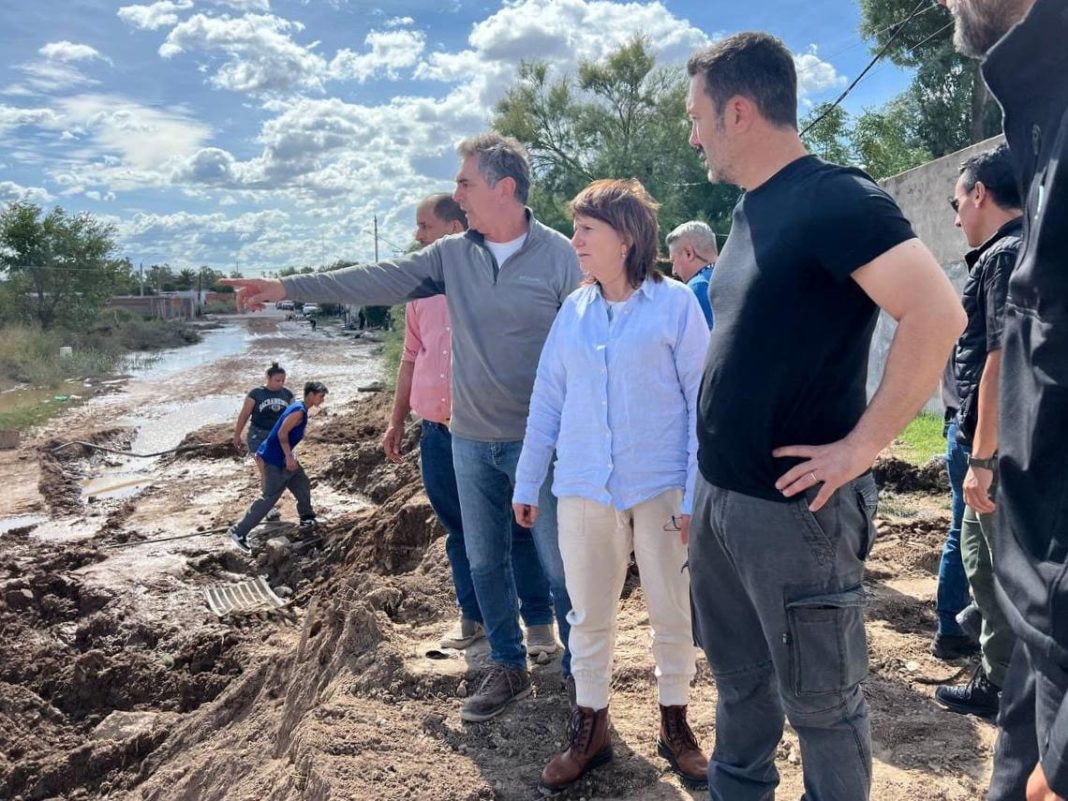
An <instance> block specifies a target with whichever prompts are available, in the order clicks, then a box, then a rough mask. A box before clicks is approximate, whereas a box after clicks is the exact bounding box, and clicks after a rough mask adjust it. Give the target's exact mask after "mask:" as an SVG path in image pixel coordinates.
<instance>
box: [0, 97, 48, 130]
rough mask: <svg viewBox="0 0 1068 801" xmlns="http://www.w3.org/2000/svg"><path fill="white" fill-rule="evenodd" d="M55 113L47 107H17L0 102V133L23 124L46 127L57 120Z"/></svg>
mask: <svg viewBox="0 0 1068 801" xmlns="http://www.w3.org/2000/svg"><path fill="white" fill-rule="evenodd" d="M57 119H58V118H57V116H56V113H55V112H54V111H53V110H52V109H48V108H19V107H17V106H5V105H3V104H0V135H3V134H4V133H6V132H7V131H9V130H12V129H14V128H20V127H22V126H24V125H26V126H33V127H38V128H40V127H47V126H50V125H51V124H53V123H55V121H56V120H57Z"/></svg>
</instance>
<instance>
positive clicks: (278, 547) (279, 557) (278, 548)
mask: <svg viewBox="0 0 1068 801" xmlns="http://www.w3.org/2000/svg"><path fill="white" fill-rule="evenodd" d="M292 552H293V543H291V542H290V541H289V539H288V538H286V537H271V538H270V539H269V540H267V542H266V543H264V546H263V553H264V556H265V557H266V561H267V564H268V565H271V566H274V567H277V566H278V565H281V564H284V563H285V562H288V561H289V557H290V554H292Z"/></svg>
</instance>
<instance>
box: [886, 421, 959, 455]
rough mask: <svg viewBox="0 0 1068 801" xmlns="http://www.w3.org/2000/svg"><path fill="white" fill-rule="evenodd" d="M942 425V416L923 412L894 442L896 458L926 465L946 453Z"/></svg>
mask: <svg viewBox="0 0 1068 801" xmlns="http://www.w3.org/2000/svg"><path fill="white" fill-rule="evenodd" d="M942 425H943V422H942V417H941V415H937V414H931V413H930V412H921V413H920V415H919V416H918V417H916V419H915V420H913V421H912V422H911V423H909V424H908V427H907V428H906V429H905V430H904V431H902V432H901V434H900V435H899V436H898V438H897V439H895V440H894V444H893V446H892V448H891V450H892V451H893V453H894V454H895V455H896V456H898V457H900V458H902V459H905V460H907V461H909V462H912V464H914V465H917V466H921V465H925V464H927V463H928V462H929V461H931V460H932V459H933V458H935V457H936V456H940V455H942V454H944V453H945V452H946V438H945V437H943V436H942Z"/></svg>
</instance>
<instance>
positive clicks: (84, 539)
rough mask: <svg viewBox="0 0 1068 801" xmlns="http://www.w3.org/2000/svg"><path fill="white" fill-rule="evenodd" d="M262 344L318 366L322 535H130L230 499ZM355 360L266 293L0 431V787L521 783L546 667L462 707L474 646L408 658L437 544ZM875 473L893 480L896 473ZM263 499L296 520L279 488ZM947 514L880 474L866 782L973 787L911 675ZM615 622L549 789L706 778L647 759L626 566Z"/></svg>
mask: <svg viewBox="0 0 1068 801" xmlns="http://www.w3.org/2000/svg"><path fill="white" fill-rule="evenodd" d="M213 349H214V350H213ZM274 359H278V360H279V361H281V362H282V363H283V364H284V365H286V366H288V367H289V368H290V385H291V386H292V387H294V388H296V387H297V386H298V385H299V384H300V383H302V382H303V381H304V380H307V379H311V378H319V379H321V380H324V381H325V382H326V383H327V384H328V385H329V387H330V389H331V392H330V396H329V403H328V406H327V409H326V414H325V415H324V416H323V417H321V418H317V419H314V420H312V422H311V425H310V426H309V436H308V441H307V442H306V444H305V445H304V446H302V449H301V450H302V452H303V455H302V462H303V463H304V464H305V466H306V468H307V469H308V472H309V474H310V475H311V476H312V478H313V483H314V490H313V495H314V498H315V501H316V504H317V507H318V509H319V511H320V513H321V515H322V516H323V520H324V526H323V527H322V531H321V535H322V536H321V538H320V539H317V540H316V539H310V540H309V539H307V538H305V539H303V540H302V539H300V538H298V537H297V535H296V533H295V532H294V531H293V530H292V526H286V525H284V524H283V526H282V527H281V528H278V529H274V530H272V531H270V532H267V533H266V534H264V536H263V537H261V540H260V542H259V545H258V547H257V549H256V553H255V554H254V556H253V558H246V557H243V556H241V555H240V554H239V553H238V552H237V551H235V550H232V549H231V548H229V547H228V545H227V542H226V541H225V540H224V537H223V535H222V534H219V533H215V534H203V535H199V536H193V537H187V538H185V539H178V540H170V541H167V542H150V540H162V539H164V538H168V537H177V536H183V535H188V534H194V533H196V532H197V531H198V529H200V530H209V529H213V528H216V527H218V526H221V525H225V524H226V523H227V522H228V521H230V520H232V519H235V518H236V517H237V516H239V515H240V514H241V512H242V511H243V509H244V507H245V505H246V504H247V503H248V502H249V500H251V499H252V498H253V497H254V495H255V483H254V480H253V472H252V467H251V465H250V464H249V463H248V462H247V461H242V460H241V459H240V458H239V457H238V456H237V455H236V454H233V453H232V452H231V451H230V449H229V446H228V445H227V444H226V443H227V442H228V440H229V434H228V428H227V427H226V425H225V422H226V421H230V420H232V417H233V415H234V414H236V410H237V408H238V406H239V405H240V400H241V396H242V394H243V392H244V391H246V390H247V389H248V388H249V387H250V386H253V385H255V384H256V383H257V381H258V380H259V375H260V374H261V373H262V370H263V368H264V367H265V366H266V364H267V363H269V362H270V361H272V360H274ZM198 360H200V361H201V363H200V364H199V365H198V366H193V367H190V366H189V363H190V362H197V361H198ZM183 365H184V366H183ZM380 369H381V367H380V357H379V356H378V355H377V348H376V346H375V345H373V344H369V343H366V342H359V341H353V340H351V339H347V338H342V337H340V336H337V335H336V333H334V332H330V331H325V332H324V331H323V330H322V328H320V330H319V331H318V332H316V333H314V334H313V333H311V332H310V331H309V330H308V329H307V327H306V326H301V325H299V324H297V323H290V322H285V321H284V320H281V319H279V318H278V317H277V316H268V317H263V316H257V317H252V318H247V319H239V320H237V321H236V322H235V326H234V327H231V328H229V329H227V330H226V331H225V332H224V334H223V335H220V337H218V338H216V339H215V340H213V341H212V343H209V344H208V346H207V351H206V352H204V353H202V354H200V355H199V356H195V355H194V356H189V355H187V356H176V357H174V358H173V359H171V360H170V361H167V360H164V361H163V363H161V364H160V365H157V367H156V368H150V370H149V371H147V372H146V373H145V374H143V375H141V376H139V377H135V378H134V379H133V380H131V382H130V383H129V384H128V385H127V386H126V387H125V388H124V389H123V390H122V391H120V392H117V393H114V394H112V395H110V396H107V397H103V398H97V399H94V400H93V401H91V402H90V403H89V404H87V405H86V406H83V407H81V408H79V409H76V410H72V411H71V412H69V413H67V415H66V416H65V417H63V418H60V419H57V420H55V421H53V422H52V423H51V424H49V426H48V427H47V428H45V429H44V430H42V431H40V432H38V433H37V434H36V435H35V436H34V437H33V438H31V439H30V441H28V442H26V443H25V444H24V445H23V446H22V447H20V448H19V449H18V450H16V451H2V452H0V475H2V476H3V479H4V493H3V498H4V500H3V509H4V511H3V514H4V515H5V519H3V520H0V532H2V533H0V637H2V639H3V642H4V643H5V649H4V655H3V658H2V659H0V799H12V800H13V799H45V798H64V799H153V800H157V799H158V800H160V801H162V800H163V799H183V800H187V801H194V799H198V800H199V799H227V800H228V801H229V800H240V799H271V800H276V801H281V800H282V799H372V798H373V799H403V798H422V797H432V798H438V799H507V800H509V801H510V800H513V799H514V800H515V801H518V800H519V799H533V798H537V797H539V796H538V792H537V790H536V783H537V777H538V773H539V771H540V769H541V767H542V766H543V764H544V763H545V762H546V761H547V760H548V759H549V758H550V757H551V756H552V754H553V753H554V752H555V751H556V750H557V749H558V748H559V747H560V745H561V744H562V740H563V736H564V725H565V717H566V709H567V700H566V696H565V695H564V693H563V689H562V686H561V682H560V673H559V665H558V662H556V661H552V662H549V663H548V664H544V665H539V664H532V666H531V667H532V673H533V677H534V678H533V680H534V687H535V690H534V693H533V696H532V697H531V698H530V699H528V700H526V701H523V702H520V703H519V704H516V705H514V706H513V707H512V708H511V709H510V710H509V711H507V712H506V713H504V714H503V715H501V716H500V717H499V718H497V719H495V720H493V721H490V722H488V723H484V724H477V725H470V724H464V723H462V722H461V721H460V719H459V714H458V712H459V705H460V703H461V700H462V697H463V696H464V695H466V694H467V692H468V691H469V688H471V687H472V686H473V685H474V683H475V676H476V673H477V670H478V668H479V666H480V664H482V663H483V662H484V660H485V650H484V648H478V649H474V650H473V652H471V653H468V654H466V655H462V656H461V655H453V656H451V657H448V658H445V659H432V658H430V657H428V656H427V652H428V651H429V650H430V649H431V648H432V647H433V646H434V645H435V644H436V640H437V637H438V636H439V635H440V633H441V632H442V631H443V630H444V628H446V627H447V626H448V625H449V624H450V623H451V621H452V618H453V614H454V613H453V608H452V599H451V594H450V579H449V572H448V565H447V562H446V560H445V556H444V549H443V541H442V539H441V534H442V532H441V531H440V529H439V528H438V527H437V526H436V524H435V522H434V518H433V515H432V512H431V510H430V508H429V505H428V503H427V501H426V498H425V496H424V495H423V493H422V490H421V488H420V486H419V481H418V464H417V430H416V428H415V427H414V426H413V427H411V429H410V430H409V434H408V438H407V446H408V456H407V457H406V459H405V462H404V463H403V464H402V465H400V466H394V465H391V464H388V463H385V462H384V461H383V458H382V456H381V452H380V450H379V448H378V441H379V439H380V436H381V432H382V430H383V427H384V423H385V417H386V409H387V405H386V404H387V402H388V398H387V397H385V396H384V395H383V394H381V393H377V394H374V393H367V394H364V393H360V392H358V391H357V387H358V386H360V385H362V384H366V383H367V382H368V381H370V380H372V379H375V378H378V377H380V376H379V371H380ZM189 432H194V433H193V434H192V435H191V436H187V435H188V434H189ZM71 439H82V440H87V441H92V442H97V443H101V444H109V445H113V446H115V447H118V448H124V447H132V448H133V449H134V450H138V451H141V450H157V449H162V448H163V447H168V448H169V447H174V446H175V445H177V444H178V443H179V442H185V443H187V444H188V443H196V442H200V443H207V444H210V445H211V447H208V448H204V449H202V450H200V451H195V452H188V453H186V454H182V455H180V456H178V457H174V458H164V459H158V460H148V461H147V462H146V461H144V460H136V461H135V460H131V459H126V458H123V457H116V456H111V455H99V454H93V453H92V452H91V451H89V450H87V449H84V448H82V447H74V448H69V449H66V450H64V451H60V452H59V453H58V454H56V453H53V452H51V451H50V450H49V447H50V446H51V447H54V446H55V445H56V444H59V443H62V442H66V441H69V440H71ZM157 446H158V447H157ZM891 472H893V471H891ZM898 472H899V473H901V474H902V475H898V476H896V477H895V476H892V478H896V479H897V480H896V481H895V483H896V484H897V485H899V486H904V485H903V484H901V479H904V480H906V481H907V480H911V479H912V478H914V477H913V476H911V475H910V474H909V471H907V470H904V471H898ZM919 483H920V484H923V483H924V482H923V481H920V482H919ZM282 511H283V519H284V520H289V521H292V520H293V519H294V517H295V512H294V509H293V506H292V501H291V499H288V498H287V499H286V501H285V502H284V503H283V505H282ZM947 516H948V512H947V504H946V503H945V501H944V496H943V494H941V493H937V492H936V493H925V492H899V493H894V492H886V493H884V498H883V502H882V506H881V511H880V519H879V527H880V537H879V539H878V542H877V544H876V546H875V549H874V551H873V554H872V557H871V559H870V560H869V572H868V579H867V589H868V592H869V595H870V606H869V609H868V633H869V648H870V657H871V675H870V677H869V679H868V680H867V682H866V692H867V696H868V699H869V701H870V703H871V706H872V710H873V727H874V738H875V778H874V789H873V793H872V797H873V798H874V799H877V800H878V801H906V800H907V801H915V799H920V798H922V799H930V801H934V800H935V799H954V800H955V799H962V800H963V799H976V798H980V797H982V793H983V788H984V787H985V783H986V780H987V778H988V776H989V770H990V757H991V747H992V743H993V738H994V729H993V727H992V726H991V725H990V724H987V723H985V722H982V721H979V720H975V719H971V718H962V717H960V716H957V715H953V714H950V713H948V712H945V711H943V710H942V709H940V708H939V707H938V706H937V705H935V704H934V702H933V701H932V694H933V690H934V685H935V684H936V683H938V682H939V681H942V680H947V679H950V678H952V677H953V676H955V675H957V674H958V673H960V672H961V671H963V670H966V669H969V665H967V664H966V663H961V664H957V665H951V664H946V663H943V662H939V661H937V660H935V659H934V658H932V657H931V656H930V655H929V654H928V653H927V645H928V642H929V638H930V635H931V633H932V631H933V628H934V608H933V607H934V603H933V598H934V590H935V573H936V570H937V562H938V554H939V551H940V548H941V542H942V538H943V536H944V531H945V528H946V525H947ZM265 540H270V541H269V542H266V541H265ZM256 575H264V576H266V577H267V578H268V580H269V581H270V583H271V585H272V587H274V588H275V589H276V591H277V592H278V593H279V595H281V596H283V597H285V598H287V600H288V601H289V605H288V607H287V609H286V610H284V611H283V612H281V613H278V612H276V613H272V614H266V613H259V614H256V615H250V616H240V617H234V616H231V617H226V618H221V619H220V618H217V617H216V616H215V615H214V614H212V613H211V612H210V611H209V610H208V608H207V605H206V603H205V601H204V597H203V589H204V588H205V587H206V586H209V585H216V584H222V583H230V582H235V581H239V580H242V579H246V578H249V577H251V576H256ZM619 627H620V632H619V640H618V645H617V652H616V669H615V675H614V679H613V699H612V705H611V713H612V720H613V725H614V739H615V754H616V758H615V760H614V761H613V762H612V763H611V764H610V765H609V766H607V767H605V768H602V769H599V770H597V771H595V772H593V773H592V774H591V775H590V776H589V777H588V778H587V779H586V780H584V781H583V782H582V783H580V784H579V785H578V786H576V787H575V788H573V789H572V790H570V791H569V792H568V793H566V794H565V795H564V796H563V797H564V798H569V799H593V798H600V799H627V800H628V801H630V800H634V801H637V799H678V798H686V797H690V796H692V797H694V798H704V797H707V794H706V793H703V792H695V793H691V792H688V791H686V790H684V789H683V788H682V786H681V784H680V783H679V782H678V781H677V780H676V779H675V778H674V777H673V776H672V775H671V774H670V773H669V772H668V771H667V770H666V765H665V763H664V762H663V760H661V759H660V758H659V757H657V755H656V747H655V740H656V701H655V686H654V680H653V669H652V668H653V666H652V660H651V655H650V642H651V635H650V631H649V627H648V616H647V614H646V612H645V605H644V602H643V599H642V590H641V587H640V584H639V582H638V580H637V579H635V578H632V579H631V580H630V581H629V582H628V584H627V587H626V589H625V591H624V598H623V600H622V603H621V609H620V615H619ZM699 665H700V670H699V676H698V681H697V684H696V687H695V689H694V693H693V701H692V704H691V714H690V717H691V721H692V723H693V724H694V728H695V730H696V732H697V735H698V737H699V739H700V740H701V742H702V743H703V744H704V745H705V746H706V747H709V746H711V744H712V741H713V726H714V711H715V687H714V685H713V683H712V681H711V680H710V677H709V675H708V670H707V666H706V665H705V664H704V660H703V659H702V660H701V661H700V662H699ZM776 764H777V766H778V768H779V771H780V772H781V774H782V785H781V789H780V792H779V795H778V797H779V798H783V799H789V798H794V799H796V798H799V797H800V796H801V794H802V792H803V788H802V781H801V767H800V753H799V748H798V745H797V739H796V737H795V736H794V735H793V734H792V732H789V731H788V732H787V733H786V735H785V737H784V739H783V742H782V744H781V745H780V747H779V750H778V754H777V758H776Z"/></svg>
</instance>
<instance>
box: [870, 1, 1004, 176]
mask: <svg viewBox="0 0 1068 801" xmlns="http://www.w3.org/2000/svg"><path fill="white" fill-rule="evenodd" d="M915 7H916V0H860V8H861V25H860V32H861V34H862V35H863V36H864V37H865V38H866V39H869V40H870V41H871V43H872V49H873V50H879V49H881V48H882V47H883V46H884V45H886V43H887V42H888V41H889V40H890V37H891V36H892V35H893V33H894V31H895V30H897V27H898V26H897V25H896V23H898V22H900V21H901V20H903V19H905V18H906V17H907V16H908V15H909V13H910V12H911V11H912V10H913V9H914V8H915ZM886 57H887V58H889V59H890V60H891V61H893V62H894V63H895V64H897V65H898V66H901V67H910V68H913V69H915V70H916V74H915V77H914V78H913V81H912V84H911V85H910V86H909V88H908V89H907V90H906V91H905V92H904V93H903V94H902V95H901V96H899V97H898V98H897V99H896V100H895V101H894V102H895V104H897V106H896V108H897V110H898V111H902V110H904V111H905V113H906V115H911V116H913V117H914V118H915V119H914V122H915V124H914V125H912V126H911V127H910V132H909V138H910V140H911V141H910V142H909V146H910V147H915V148H922V149H923V150H925V151H927V152H928V153H930V154H931V155H932V156H934V157H936V158H937V157H939V156H944V155H946V154H947V153H952V152H954V151H956V150H960V149H961V148H962V147H967V146H968V145H971V144H974V143H975V142H980V141H982V140H983V139H986V138H988V137H991V136H994V135H995V134H998V133H1000V132H1001V111H1000V109H999V108H998V106H997V103H995V102H994V101H993V99H992V98H991V96H990V93H989V92H988V91H987V89H986V86H985V84H984V83H983V80H982V76H981V75H980V73H979V62H978V61H976V60H974V59H970V58H966V57H965V56H962V55H960V54H959V53H958V52H957V51H956V49H954V47H953V25H952V20H951V18H950V14H949V11H947V10H946V9H945V8H942V7H940V6H936V5H934V4H932V5H931V6H930V7H926V6H925V7H923V8H922V10H921V11H920V13H918V14H917V15H916V16H915V17H913V19H912V20H911V21H910V22H909V23H908V25H906V26H904V27H903V28H901V30H900V32H899V33H898V35H897V36H896V37H895V38H894V40H893V43H892V44H891V45H890V49H889V51H888V52H887V55H886Z"/></svg>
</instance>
